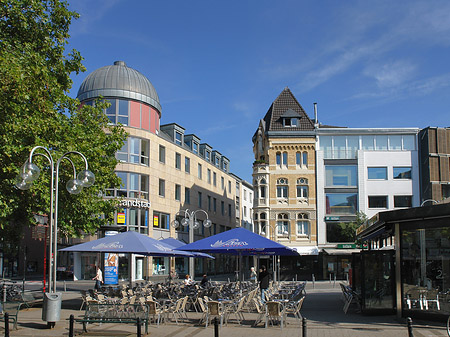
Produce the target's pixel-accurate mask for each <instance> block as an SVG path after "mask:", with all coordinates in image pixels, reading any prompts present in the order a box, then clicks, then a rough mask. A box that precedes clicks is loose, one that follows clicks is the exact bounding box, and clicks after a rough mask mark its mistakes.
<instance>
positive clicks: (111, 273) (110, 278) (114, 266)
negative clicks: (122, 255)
mask: <svg viewBox="0 0 450 337" xmlns="http://www.w3.org/2000/svg"><path fill="white" fill-rule="evenodd" d="M105 284H119V254H116V253H105Z"/></svg>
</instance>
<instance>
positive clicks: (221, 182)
mask: <svg viewBox="0 0 450 337" xmlns="http://www.w3.org/2000/svg"><path fill="white" fill-rule="evenodd" d="M220 184H221V186H222V189H223V190H224V189H225V179H224V178H223V177H220Z"/></svg>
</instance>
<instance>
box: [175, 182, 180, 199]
mask: <svg viewBox="0 0 450 337" xmlns="http://www.w3.org/2000/svg"><path fill="white" fill-rule="evenodd" d="M175 200H177V201H181V186H180V185H178V184H175Z"/></svg>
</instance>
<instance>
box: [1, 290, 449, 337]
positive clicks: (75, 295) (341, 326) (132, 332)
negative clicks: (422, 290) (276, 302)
mask: <svg viewBox="0 0 450 337" xmlns="http://www.w3.org/2000/svg"><path fill="white" fill-rule="evenodd" d="M77 286H78V285H77ZM91 286H92V285H91ZM74 287H75V285H74V284H73V282H72V283H71V284H69V283H67V288H68V289H73V288H74ZM306 292H307V295H306V299H305V302H304V304H303V308H302V310H301V313H302V315H303V316H304V317H305V318H306V319H307V333H308V337H326V336H330V337H331V336H333V337H349V336H358V335H364V337H375V336H377V337H380V336H382V337H407V336H408V330H407V327H406V323H405V322H398V321H397V320H396V319H395V316H363V315H361V314H359V313H356V312H355V310H354V308H350V309H349V311H348V313H347V314H344V312H343V310H342V307H343V304H342V301H341V293H340V288H339V284H338V283H336V285H335V287H333V283H329V282H328V281H325V282H316V283H315V287H314V289H313V287H312V283H311V282H308V284H307V286H306ZM80 305H81V300H80V295H79V292H78V291H67V292H63V302H62V310H61V320H60V321H59V322H57V323H56V327H55V328H54V329H51V330H50V329H47V324H46V322H43V321H42V319H41V316H42V308H41V307H35V308H30V309H25V310H21V311H20V313H19V323H18V330H11V329H12V327H11V328H10V336H24V337H26V336H39V337H42V336H49V337H50V336H67V335H68V331H69V330H68V329H69V322H68V320H67V319H68V318H69V316H70V315H71V314H73V315H74V316H75V317H78V316H81V315H82V314H83V311H79V308H80ZM188 317H189V321H188V322H184V323H180V324H179V325H177V324H175V322H170V321H169V322H168V323H164V324H161V325H160V326H159V327H157V326H156V325H155V324H151V325H149V335H150V336H155V337H159V336H161V337H162V336H196V337H197V336H198V337H212V336H214V327H213V326H208V328H205V327H204V325H203V326H199V325H197V322H198V319H199V318H200V314H197V313H195V312H189V313H188ZM244 317H245V321H244V323H243V324H242V325H238V324H236V323H235V321H230V322H229V323H228V326H223V327H222V329H220V331H219V336H227V337H234V336H236V337H237V336H258V337H265V336H267V337H272V336H274V334H276V335H277V337H278V336H279V337H282V336H286V337H294V336H295V337H300V336H302V327H301V326H300V324H299V323H298V321H296V320H295V319H294V318H293V317H288V325H287V327H284V328H283V330H280V328H279V327H278V326H274V327H269V328H268V329H265V328H264V324H260V325H259V326H258V327H252V324H253V322H254V320H255V318H256V314H252V313H250V314H249V313H244ZM88 331H89V332H88V333H82V326H81V324H79V323H76V324H75V335H78V336H80V335H82V336H136V327H135V326H133V325H130V324H102V325H99V324H92V325H88ZM3 332H4V325H3V323H2V324H1V325H0V335H2V334H3ZM142 333H144V329H142ZM414 336H415V337H425V336H426V337H431V336H433V337H435V336H441V337H446V336H447V333H446V330H445V324H444V323H439V322H420V323H419V322H414Z"/></svg>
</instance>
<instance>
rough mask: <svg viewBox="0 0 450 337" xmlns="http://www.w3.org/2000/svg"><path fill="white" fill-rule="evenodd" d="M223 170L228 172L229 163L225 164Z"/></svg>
mask: <svg viewBox="0 0 450 337" xmlns="http://www.w3.org/2000/svg"><path fill="white" fill-rule="evenodd" d="M223 170H224V171H225V172H228V163H227V162H224V163H223Z"/></svg>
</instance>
